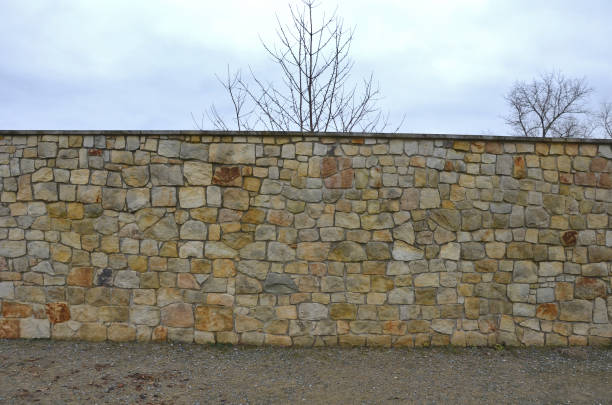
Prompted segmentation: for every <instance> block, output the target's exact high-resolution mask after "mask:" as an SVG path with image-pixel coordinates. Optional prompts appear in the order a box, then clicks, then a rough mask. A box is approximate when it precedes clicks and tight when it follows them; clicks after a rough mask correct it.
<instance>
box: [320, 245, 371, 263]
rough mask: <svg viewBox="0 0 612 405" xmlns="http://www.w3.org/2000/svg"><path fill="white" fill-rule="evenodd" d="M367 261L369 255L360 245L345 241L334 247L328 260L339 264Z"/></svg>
mask: <svg viewBox="0 0 612 405" xmlns="http://www.w3.org/2000/svg"><path fill="white" fill-rule="evenodd" d="M366 259H367V255H366V252H365V250H364V249H363V247H361V245H360V244H358V243H355V242H351V241H343V242H340V243H338V244H337V245H335V246H334V248H333V249H332V250H331V252H330V253H329V256H328V260H333V261H338V262H360V261H363V260H366Z"/></svg>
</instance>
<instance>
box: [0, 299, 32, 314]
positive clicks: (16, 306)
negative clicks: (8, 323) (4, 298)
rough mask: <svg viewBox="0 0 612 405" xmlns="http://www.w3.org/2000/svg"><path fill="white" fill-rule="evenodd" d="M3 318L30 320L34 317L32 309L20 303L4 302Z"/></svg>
mask: <svg viewBox="0 0 612 405" xmlns="http://www.w3.org/2000/svg"><path fill="white" fill-rule="evenodd" d="M2 316H3V317H5V318H29V317H30V316H32V307H31V306H29V305H25V304H20V303H18V302H4V303H3V304H2Z"/></svg>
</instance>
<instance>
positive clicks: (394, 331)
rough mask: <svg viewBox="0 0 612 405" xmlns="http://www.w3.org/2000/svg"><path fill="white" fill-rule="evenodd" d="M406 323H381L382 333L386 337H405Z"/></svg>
mask: <svg viewBox="0 0 612 405" xmlns="http://www.w3.org/2000/svg"><path fill="white" fill-rule="evenodd" d="M406 329H407V326H406V323H405V322H402V321H387V322H385V323H383V333H384V334H386V335H405V334H406Z"/></svg>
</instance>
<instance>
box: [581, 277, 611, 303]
mask: <svg viewBox="0 0 612 405" xmlns="http://www.w3.org/2000/svg"><path fill="white" fill-rule="evenodd" d="M574 296H575V297H576V298H580V299H585V300H592V299H595V298H597V297H603V298H605V297H606V284H605V283H604V282H603V281H602V280H600V279H597V278H591V277H578V278H576V283H575V287H574Z"/></svg>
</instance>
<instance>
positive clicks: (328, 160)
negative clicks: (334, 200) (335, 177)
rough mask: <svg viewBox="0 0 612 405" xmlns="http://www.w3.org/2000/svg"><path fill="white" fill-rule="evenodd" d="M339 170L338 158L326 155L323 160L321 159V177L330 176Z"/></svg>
mask: <svg viewBox="0 0 612 405" xmlns="http://www.w3.org/2000/svg"><path fill="white" fill-rule="evenodd" d="M337 171H338V169H337V168H336V158H333V157H324V158H323V160H321V177H323V178H325V177H329V176H331V175H332V174H335V173H336V172H337Z"/></svg>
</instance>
